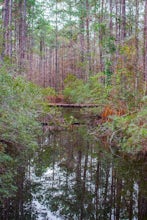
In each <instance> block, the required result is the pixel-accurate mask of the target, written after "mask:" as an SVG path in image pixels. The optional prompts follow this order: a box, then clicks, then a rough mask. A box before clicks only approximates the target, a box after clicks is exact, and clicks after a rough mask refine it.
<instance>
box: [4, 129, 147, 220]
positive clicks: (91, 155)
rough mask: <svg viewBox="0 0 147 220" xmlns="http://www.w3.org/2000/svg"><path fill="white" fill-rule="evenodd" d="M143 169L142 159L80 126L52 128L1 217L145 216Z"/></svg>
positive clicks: (115, 219) (78, 219) (137, 219)
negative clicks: (115, 151)
mask: <svg viewBox="0 0 147 220" xmlns="http://www.w3.org/2000/svg"><path fill="white" fill-rule="evenodd" d="M20 173H21V170H20ZM146 174H147V168H146V162H143V161H138V162H134V161H131V160H128V159H123V158H120V157H117V156H115V157H114V156H113V157H112V155H111V154H109V153H108V152H106V151H105V150H104V149H103V146H100V144H99V143H97V142H96V141H94V140H93V138H92V137H90V136H89V135H88V134H87V131H86V127H84V126H76V127H74V128H72V129H71V130H68V131H58V132H57V131H56V132H53V131H52V132H49V133H46V135H45V136H44V137H42V140H41V144H40V149H39V150H38V152H36V153H35V155H34V157H33V158H32V159H31V161H30V165H29V167H28V171H27V173H25V174H24V173H23V172H22V173H21V175H20V177H19V187H18V189H19V191H18V193H17V194H16V197H15V198H14V199H12V200H9V201H7V203H8V204H4V209H3V211H2V212H1V214H0V215H1V219H4V220H7V219H8V220H9V219H10V220H13V219H14V220H17V219H22V220H27V219H28V220H35V219H39V220H41V219H42V220H47V219H48V220H54V219H60V220H62V219H67V220H124V219H125V220H127V219H128V220H145V219H147V218H146V216H147V188H146V182H147V179H146V177H147V175H146ZM2 213H3V216H2Z"/></svg>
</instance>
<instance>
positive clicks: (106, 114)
mask: <svg viewBox="0 0 147 220" xmlns="http://www.w3.org/2000/svg"><path fill="white" fill-rule="evenodd" d="M124 114H126V111H125V109H124V108H119V109H114V108H113V107H111V106H106V107H105V108H104V109H103V111H102V113H101V118H102V120H103V122H105V121H112V119H111V118H110V116H115V115H116V116H122V115H124Z"/></svg>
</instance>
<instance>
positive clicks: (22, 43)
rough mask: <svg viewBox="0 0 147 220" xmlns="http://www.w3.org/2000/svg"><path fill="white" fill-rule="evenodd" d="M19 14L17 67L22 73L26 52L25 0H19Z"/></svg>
mask: <svg viewBox="0 0 147 220" xmlns="http://www.w3.org/2000/svg"><path fill="white" fill-rule="evenodd" d="M19 16H20V19H19V67H20V73H22V70H23V68H24V65H25V63H24V62H25V52H26V0H20V1H19Z"/></svg>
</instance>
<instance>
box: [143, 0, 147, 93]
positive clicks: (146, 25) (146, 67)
mask: <svg viewBox="0 0 147 220" xmlns="http://www.w3.org/2000/svg"><path fill="white" fill-rule="evenodd" d="M144 51H145V54H144V79H145V84H146V89H145V90H146V91H145V93H146V94H147V1H145V15H144Z"/></svg>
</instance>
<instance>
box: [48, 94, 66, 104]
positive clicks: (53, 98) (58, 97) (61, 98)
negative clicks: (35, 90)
mask: <svg viewBox="0 0 147 220" xmlns="http://www.w3.org/2000/svg"><path fill="white" fill-rule="evenodd" d="M46 99H47V101H49V103H64V102H65V100H64V96H63V95H52V96H47V97H46Z"/></svg>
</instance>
